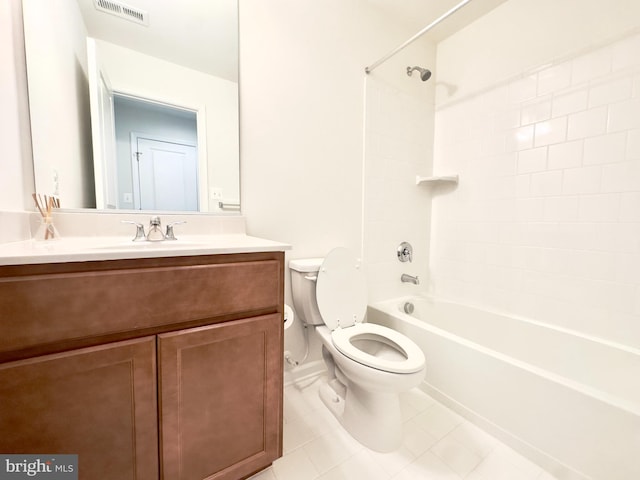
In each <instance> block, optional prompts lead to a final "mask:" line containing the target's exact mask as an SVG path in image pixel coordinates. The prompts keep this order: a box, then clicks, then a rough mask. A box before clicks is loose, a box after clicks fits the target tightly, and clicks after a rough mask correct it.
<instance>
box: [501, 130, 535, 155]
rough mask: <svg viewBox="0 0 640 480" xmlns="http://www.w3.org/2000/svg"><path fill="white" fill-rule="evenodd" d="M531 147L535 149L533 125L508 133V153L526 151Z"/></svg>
mask: <svg viewBox="0 0 640 480" xmlns="http://www.w3.org/2000/svg"><path fill="white" fill-rule="evenodd" d="M531 147H533V125H529V126H526V127H521V128H516V129H513V130H509V131H508V132H507V138H506V151H507V152H514V151H518V150H525V149H527V148H531Z"/></svg>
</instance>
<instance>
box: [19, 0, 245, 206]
mask: <svg viewBox="0 0 640 480" xmlns="http://www.w3.org/2000/svg"><path fill="white" fill-rule="evenodd" d="M104 4H108V5H110V6H113V5H116V6H117V4H118V2H117V1H116V2H113V1H110V2H105V3H104ZM101 5H103V2H102V1H101V0H23V15H24V28H25V46H26V52H27V77H28V86H29V103H30V113H31V124H32V142H33V155H34V171H35V185H36V189H37V190H38V191H39V192H42V193H49V194H54V195H59V196H60V198H61V200H62V206H63V207H65V208H99V209H112V208H119V209H140V210H172V211H175V210H179V211H189V210H198V211H201V212H221V211H228V210H227V209H224V208H221V206H220V205H223V206H224V205H230V206H232V207H231V209H234V207H233V205H238V204H239V200H240V175H239V131H238V128H239V118H238V63H237V62H238V46H237V39H238V31H237V26H238V12H237V0H216V1H211V0H184V1H182V2H179V3H177V2H168V1H163V2H158V1H157V0H135V1H134V0H131V1H127V6H129V7H134V8H133V13H134V15H133V16H134V18H123V17H122V16H120V15H119V14H115V13H117V12H115V13H114V12H112V11H104V10H103V9H102V8H101ZM130 13H131V12H130ZM90 84H91V85H90ZM136 99H137V100H136ZM140 105H141V106H142V109H141V110H140V111H138V113H135V114H134V113H132V112H133V110H134V106H140ZM163 107H169V108H172V109H173V112H174V114H172V115H173V116H174V120H175V121H176V122H178V123H181V122H182V124H183V125H184V124H185V122H186V123H190V124H191V126H192V130H191V131H190V133H186V132H185V131H182V130H180V129H181V128H182V127H172V128H174V129H173V130H167V128H165V127H162V128H161V129H160V130H158V129H157V121H156V120H157V118H158V117H157V115H156V114H157V113H158V111H159V110H161V109H162V108H163ZM119 112H120V113H119ZM175 112H177V113H175ZM131 115H133V116H134V117H135V118H137V120H136V121H135V122H133V120H131V119H132V118H133V117H132V116H131ZM125 117H126V120H124V121H122V122H120V121H119V119H120V120H122V119H123V118H125ZM189 117H190V118H191V120H187V118H189ZM141 118H146V119H148V120H150V121H149V122H147V123H144V122H141V121H140V119H141ZM178 119H181V120H178ZM154 125H156V126H154ZM194 130H195V131H194ZM150 142H164V144H163V145H162V148H160V146H161V144H159V143H153V148H152V147H151V146H150ZM169 144H171V148H169V149H168V150H167V148H165V147H168V146H170V145H169ZM174 145H181V147H180V148H181V149H185V151H182V150H181V152H179V153H178V152H176V151H174V150H176V149H175V148H174ZM138 147H141V148H146V149H149V148H151V150H145V152H147V153H149V152H152V156H153V155H156V154H157V158H156V159H155V161H154V162H151V164H147V165H146V166H144V167H143V168H140V165H139V163H138V160H139V159H140V158H141V157H143V156H144V155H145V153H144V152H143V151H142V150H140V149H139V148H138ZM141 152H142V153H141ZM169 158H170V160H169ZM178 158H184V159H186V160H185V162H187V164H185V165H182V166H181V168H177V167H178ZM165 167H167V168H168V169H169V170H167V168H165ZM182 167H184V168H182ZM150 174H151V177H149V176H148V175H150ZM169 178H172V179H174V180H176V179H179V181H175V182H173V183H172V182H167V179H169ZM134 187H135V189H134ZM140 187H143V188H142V190H141V189H140ZM145 189H146V190H145ZM149 189H151V190H149ZM162 189H164V190H162ZM179 191H184V192H186V193H187V195H185V196H183V197H182V198H178V197H177V195H178V194H177V192H179ZM145 192H146V193H145ZM150 192H151V193H150ZM170 198H171V200H170ZM150 199H152V200H153V201H151V200H150ZM150 202H151V203H150ZM171 205H173V206H171ZM235 209H237V207H236V208H235Z"/></svg>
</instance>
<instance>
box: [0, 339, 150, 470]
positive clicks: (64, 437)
mask: <svg viewBox="0 0 640 480" xmlns="http://www.w3.org/2000/svg"><path fill="white" fill-rule="evenodd" d="M155 356H156V342H155V337H146V338H142V339H138V340H131V341H126V342H118V343H113V344H108V345H103V346H99V347H91V348H84V349H79V350H73V351H70V352H65V353H61V354H55V355H45V356H41V357H35V358H32V359H29V360H20V361H16V362H9V363H5V364H0V452H3V453H33V454H77V455H78V471H79V478H80V479H83V480H84V479H97V478H99V479H101V480H106V479H109V480H111V479H113V480H123V479H132V480H133V479H137V480H147V479H157V478H158V434H157V413H156V412H157V385H156V362H155Z"/></svg>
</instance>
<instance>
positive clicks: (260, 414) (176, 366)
mask: <svg viewBox="0 0 640 480" xmlns="http://www.w3.org/2000/svg"><path fill="white" fill-rule="evenodd" d="M282 337H283V336H282V317H281V316H280V315H279V314H273V315H265V316H260V317H254V318H250V319H245V320H237V321H233V322H228V323H224V324H217V325H213V326H208V327H201V328H194V329H190V330H182V331H180V332H175V333H168V334H163V335H159V339H158V351H159V354H158V362H159V363H158V368H159V382H160V385H159V391H160V395H159V402H160V452H161V457H162V458H161V460H160V464H161V467H160V468H161V476H162V478H164V479H166V480H201V479H204V478H207V479H216V480H238V479H240V478H245V477H247V476H249V475H250V474H251V473H254V472H256V471H258V470H260V469H262V468H265V467H267V466H268V465H270V464H271V463H272V462H273V461H274V460H275V459H276V458H278V457H279V456H280V455H281V454H282V375H283V369H282Z"/></svg>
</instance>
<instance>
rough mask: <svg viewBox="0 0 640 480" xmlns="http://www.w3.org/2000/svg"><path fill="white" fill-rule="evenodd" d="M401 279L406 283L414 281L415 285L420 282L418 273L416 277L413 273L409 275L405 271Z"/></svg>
mask: <svg viewBox="0 0 640 480" xmlns="http://www.w3.org/2000/svg"><path fill="white" fill-rule="evenodd" d="M400 280H401V281H402V282H404V283H413V284H414V285H419V284H420V279H419V278H418V276H417V275H416V276H415V277H414V276H413V275H407V274H406V273H403V274H402V276H401V277H400Z"/></svg>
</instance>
